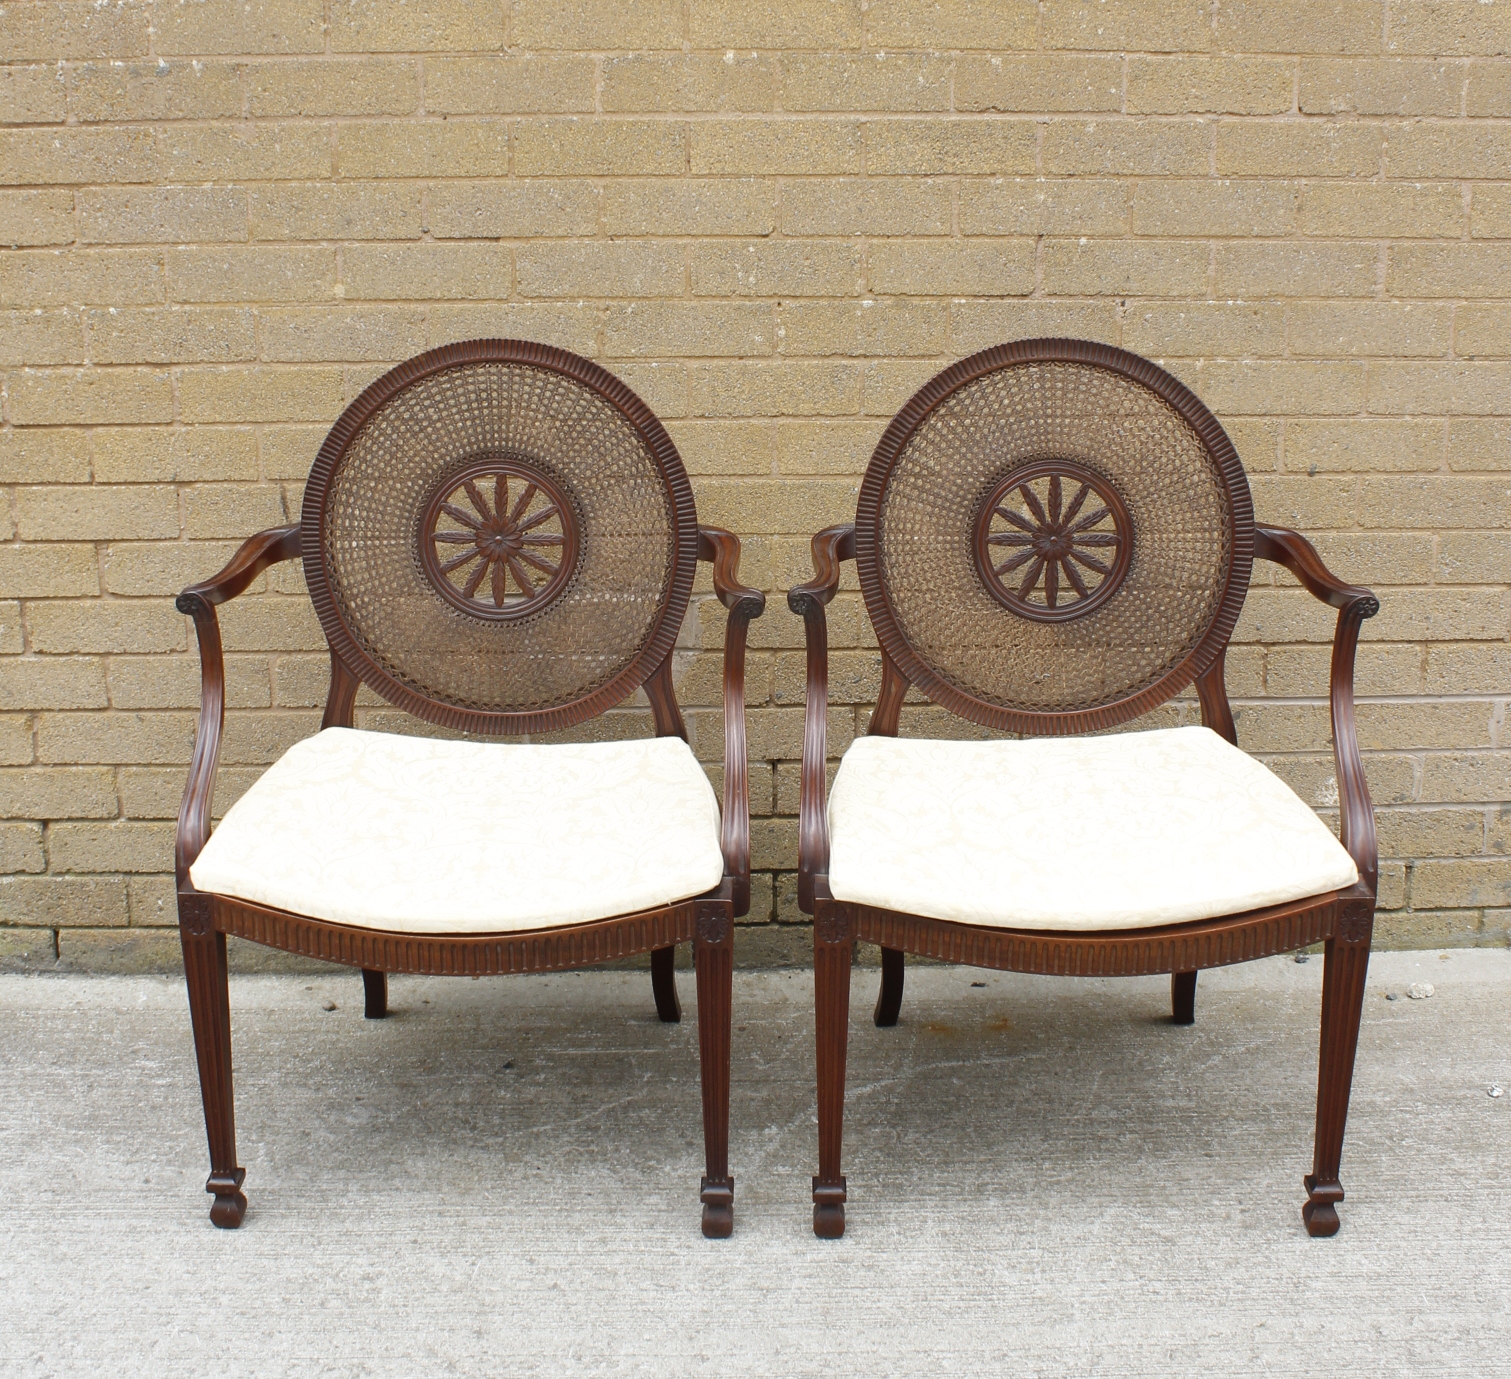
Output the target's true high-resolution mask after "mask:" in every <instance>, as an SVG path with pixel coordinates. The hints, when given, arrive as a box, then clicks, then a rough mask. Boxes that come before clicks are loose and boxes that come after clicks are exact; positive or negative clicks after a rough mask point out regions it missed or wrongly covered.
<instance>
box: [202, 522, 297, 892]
mask: <svg viewBox="0 0 1511 1379" xmlns="http://www.w3.org/2000/svg"><path fill="white" fill-rule="evenodd" d="M298 556H299V528H298V527H297V526H293V527H275V528H273V529H272V530H271V531H264V532H258V533H257V535H256V536H254V537H252V538H251V539H250V540H248V541H246V542H245V543H243V545H242V547H241V549H240V550H239V551H237V552H236V554H235V555H233V556H232V557H231V559H230V562H229V563H228V564H227V565H226V567H225V569H223V570H222V571H221V572H220V573H219V574H217V575H215V576H213V577H212V578H210V579H206V580H201V581H200V582H199V583H198V584H191V585H190V586H189V587H188V588H187V589H185V590H184V592H183V593H181V594H180V595H179V596H178V598H177V599H175V600H174V606H175V607H176V608H177V609H178V611H179V612H180V613H185V614H187V615H188V616H189V617H191V618H193V619H194V632H195V635H196V636H197V637H198V639H199V685H200V690H199V727H198V729H197V730H196V732H195V734H194V756H193V758H192V759H191V760H190V763H189V781H188V784H187V785H186V786H185V787H184V798H183V801H182V803H181V804H180V805H179V808H178V837H177V840H176V842H175V845H174V855H173V864H174V871H175V873H176V874H177V879H178V889H179V890H180V891H186V890H192V889H193V887H192V885H191V883H190V881H189V868H190V867H192V866H193V865H194V859H195V858H196V857H198V856H199V854H200V850H201V849H202V848H203V847H204V845H205V843H206V842H208V841H209V837H210V811H211V807H212V805H213V804H214V799H215V768H216V766H217V765H218V764H219V762H220V739H221V733H222V730H223V728H224V726H225V717H226V661H225V653H224V651H223V650H222V647H221V642H220V619H219V618H218V617H217V616H216V613H215V609H216V606H217V605H218V604H222V603H225V602H227V601H228V600H230V599H234V598H235V597H236V596H237V595H238V594H241V593H244V592H245V591H246V589H247V588H248V587H249V586H250V585H251V583H252V581H253V580H254V579H256V578H257V576H258V575H260V574H261V573H262V572H263V571H264V570H266V569H267V568H268V566H270V565H276V564H278V563H279V562H280V561H284V560H294V559H297V558H298Z"/></svg>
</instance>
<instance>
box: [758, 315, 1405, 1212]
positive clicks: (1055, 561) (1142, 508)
mask: <svg viewBox="0 0 1511 1379" xmlns="http://www.w3.org/2000/svg"><path fill="white" fill-rule="evenodd" d="M1256 557H1258V558H1260V559H1264V560H1270V561H1275V562H1277V563H1279V564H1281V565H1283V566H1284V567H1285V568H1286V569H1288V570H1290V571H1291V573H1292V574H1294V575H1295V576H1296V578H1297V579H1298V580H1299V581H1300V582H1301V583H1302V585H1303V586H1304V587H1305V588H1306V589H1308V590H1309V591H1310V592H1311V593H1312V594H1313V595H1315V596H1316V597H1317V598H1319V599H1322V600H1323V601H1324V602H1326V603H1328V604H1329V605H1330V606H1332V607H1333V608H1336V609H1337V610H1338V622H1337V630H1336V635H1335V638H1334V643H1333V659H1332V683H1331V703H1332V724H1333V752H1334V757H1335V761H1336V764H1337V778H1338V787H1339V804H1340V816H1341V817H1340V837H1341V842H1340V841H1339V840H1337V839H1334V838H1333V836H1332V834H1331V833H1330V831H1329V830H1328V828H1327V827H1326V825H1324V824H1323V823H1322V822H1321V820H1319V819H1318V818H1317V817H1316V816H1315V815H1314V814H1312V812H1311V811H1310V810H1309V809H1308V808H1307V806H1306V805H1305V804H1304V803H1303V802H1302V801H1301V800H1300V799H1298V798H1297V797H1296V796H1295V795H1294V794H1293V793H1292V792H1291V791H1290V790H1289V789H1288V788H1287V787H1286V786H1285V785H1284V784H1283V783H1282V782H1281V781H1280V780H1279V779H1278V778H1276V777H1275V776H1274V775H1272V774H1271V773H1270V772H1269V771H1268V770H1267V769H1266V768H1265V767H1264V766H1262V765H1261V764H1260V763H1258V762H1256V761H1254V760H1253V759H1252V758H1250V757H1248V756H1246V755H1245V754H1244V753H1242V752H1240V751H1239V750H1238V749H1237V741H1238V738H1237V732H1236V730H1235V726H1234V721H1233V715H1232V712H1231V709H1230V707H1229V704H1228V698H1227V693H1226V689H1225V687H1224V680H1223V662H1224V655H1225V651H1226V647H1227V643H1228V638H1229V636H1230V635H1231V633H1232V630H1233V627H1234V624H1235V623H1236V622H1237V620H1238V615H1239V613H1240V611H1241V609H1242V607H1243V602H1244V597H1245V594H1246V592H1247V589H1248V585H1249V575H1250V568H1251V565H1252V562H1253V560H1254V559H1255V558H1256ZM847 560H854V561H855V562H856V566H857V570H858V574H859V580H860V585H861V590H862V593H863V595H864V598H865V604H866V610H867V613H868V614H869V616H870V619H871V622H872V625H873V626H874V628H875V630H876V635H877V638H878V640H879V641H880V644H881V659H882V679H881V686H880V691H879V694H878V698H877V703H876V707H875V709H874V710H873V712H872V714H871V719H870V726H869V730H868V733H867V735H866V736H863V737H860V738H858V739H857V740H856V742H855V743H854V745H853V746H852V747H851V748H850V749H849V751H848V752H846V754H845V757H844V759H843V761H842V762H841V765H840V768H839V772H838V775H837V776H836V778H835V783H834V787H833V792H832V798H831V799H830V800H829V801H828V802H827V807H826V800H825V793H826V792H825V759H826V756H827V750H826V740H825V736H826V727H825V710H826V707H827V693H828V643H827V631H826V615H825V607H826V605H827V604H828V603H829V602H830V600H831V599H832V598H833V597H834V594H835V592H836V590H837V589H838V586H839V578H840V568H841V565H842V563H843V562H844V561H847ZM813 564H814V572H815V573H814V578H813V580H812V581H811V582H810V583H807V584H804V585H801V586H799V587H797V588H794V589H793V590H791V592H790V593H789V595H788V603H789V605H790V606H791V608H792V610H793V611H794V612H796V613H798V614H800V615H801V616H802V618H803V620H804V623H805V629H806V638H807V717H806V727H805V734H804V741H803V767H802V778H801V801H800V811H801V818H800V829H799V849H800V861H799V867H800V870H799V890H798V895H799V904H800V905H801V907H802V908H803V909H804V910H805V911H807V912H809V913H811V914H812V915H813V918H814V970H815V972H814V976H815V990H816V1005H817V1009H816V1016H815V1018H816V1022H817V1063H818V1069H817V1071H818V1120H819V1172H818V1175H817V1176H816V1177H815V1178H814V1180H813V1201H814V1209H813V1222H814V1231H815V1232H816V1233H817V1234H818V1235H820V1236H838V1235H841V1234H843V1232H844V1226H845V1216H844V1212H845V1205H844V1204H845V1201H846V1197H847V1188H846V1181H845V1177H844V1175H843V1174H842V1173H841V1171H840V1169H841V1147H842V1135H843V1120H844V1096H845V1054H846V1042H847V1030H848V1020H849V992H850V967H851V954H852V949H853V946H854V943H855V941H856V940H857V939H864V940H867V941H868V942H872V943H876V944H879V945H880V947H881V954H882V975H881V990H880V995H879V998H878V1000H877V1004H876V1010H875V1015H874V1019H875V1022H876V1024H877V1025H881V1026H889V1025H894V1024H896V1022H897V1020H898V1015H899V1011H900V1009H901V1005H902V996H903V980H904V963H905V954H907V953H915V954H920V955H923V956H927V957H932V958H938V959H943V960H945V961H949V962H956V963H967V964H973V965H976V966H982V967H991V968H1002V969H1009V970H1013V971H1020V972H1036V973H1051V974H1059V975H1067V976H1118V975H1133V974H1138V973H1164V972H1169V973H1170V974H1171V999H1172V1007H1173V1017H1174V1021H1175V1023H1177V1024H1190V1023H1191V1022H1192V1020H1193V1019H1194V1002H1195V994H1196V978H1197V973H1198V971H1199V970H1200V969H1202V968H1205V967H1216V966H1220V965H1223V964H1228V963H1235V962H1243V961H1248V960H1250V959H1253V958H1259V957H1263V956H1265V955H1267V954H1275V953H1283V952H1288V951H1291V950H1294V949H1297V948H1301V947H1303V946H1305V945H1308V944H1312V943H1316V942H1319V941H1320V942H1323V943H1325V945H1326V960H1325V969H1324V978H1323V993H1322V1021H1321V1056H1320V1067H1319V1074H1318V1088H1317V1121H1316V1141H1315V1157H1314V1160H1313V1165H1312V1172H1311V1173H1310V1174H1309V1175H1307V1176H1306V1178H1305V1187H1306V1191H1307V1201H1306V1204H1305V1206H1304V1207H1303V1210H1302V1216H1303V1220H1304V1222H1305V1225H1306V1229H1307V1230H1308V1231H1309V1232H1310V1233H1311V1234H1312V1235H1314V1236H1315V1235H1331V1234H1333V1233H1334V1232H1336V1231H1337V1229H1338V1224H1339V1223H1338V1214H1337V1204H1338V1203H1339V1202H1341V1201H1342V1200H1343V1189H1342V1186H1341V1184H1340V1182H1339V1176H1338V1174H1339V1161H1340V1157H1341V1152H1342V1144H1343V1130H1344V1123H1345V1120H1346V1118H1347V1113H1348V1098H1349V1088H1350V1084H1351V1081H1352V1076H1353V1066H1354V1055H1355V1050H1356V1048H1357V1044H1358V1034H1359V1018H1360V1009H1361V1002H1362V1000H1363V995H1364V981H1365V972H1366V968H1367V965H1368V961H1369V944H1370V934H1371V930H1372V926H1373V919H1374V908H1375V887H1376V876H1377V872H1378V863H1377V855H1376V846H1375V829H1374V815H1373V811H1372V808H1371V805H1370V799H1369V790H1368V787H1367V785H1366V783H1365V779H1364V770H1363V764H1362V762H1361V760H1360V756H1359V746H1358V741H1357V737H1356V734H1355V730H1354V709H1353V667H1354V653H1355V649H1356V647H1357V644H1358V638H1359V629H1360V627H1361V625H1362V623H1363V621H1364V619H1366V618H1368V617H1372V616H1373V615H1374V614H1375V613H1376V612H1378V611H1379V603H1378V601H1377V600H1376V599H1375V597H1374V595H1373V594H1371V593H1370V592H1369V591H1368V590H1367V589H1361V588H1357V587H1355V586H1353V585H1349V584H1344V583H1342V582H1341V581H1339V580H1338V579H1336V578H1335V577H1334V576H1333V575H1332V574H1330V573H1329V572H1328V570H1327V569H1326V568H1325V566H1324V565H1323V563H1322V561H1321V559H1320V558H1319V557H1318V555H1317V553H1316V551H1315V550H1314V549H1313V548H1312V547H1311V545H1310V544H1309V543H1308V542H1307V541H1306V540H1305V539H1304V538H1303V537H1301V536H1299V535H1297V534H1296V533H1295V532H1292V531H1287V530H1284V529H1282V528H1279V527H1268V526H1257V525H1256V524H1255V522H1254V516H1253V508H1252V504H1251V501H1250V497H1249V489H1248V484H1247V481H1246V479H1245V477H1244V473H1243V467H1242V465H1241V464H1240V463H1239V459H1238V455H1237V453H1236V452H1235V451H1234V449H1233V446H1232V443H1231V442H1230V441H1229V440H1228V437H1227V436H1226V435H1225V434H1224V432H1223V430H1222V427H1221V426H1220V425H1219V424H1218V422H1217V420H1216V418H1214V417H1213V416H1212V414H1211V413H1210V412H1209V411H1208V410H1207V409H1206V408H1205V407H1204V406H1202V404H1201V402H1200V401H1199V400H1198V399H1197V398H1196V397H1195V396H1194V395H1193V394H1192V393H1191V392H1190V390H1189V389H1187V388H1185V387H1184V386H1183V385H1182V384H1181V383H1179V382H1178V381H1177V380H1176V379H1174V378H1172V377H1171V376H1170V375H1169V374H1167V373H1165V372H1164V371H1163V370H1161V369H1159V368H1157V367H1156V366H1155V365H1154V364H1152V363H1150V362H1149V361H1148V360H1145V359H1141V358H1139V357H1137V356H1135V355H1132V354H1128V353H1126V352H1125V351H1122V350H1118V349H1113V348H1110V347H1108V346H1105V345H1099V344H1092V343H1088V342H1084V341H1077V340H1023V341H1018V342H1016V343H1014V344H1011V345H1003V346H998V347H995V348H993V349H989V350H985V351H983V352H982V353H980V354H977V355H973V356H972V357H971V358H969V359H966V360H963V361H961V362H960V363H958V364H956V365H954V366H953V367H951V368H949V369H946V370H945V371H944V372H943V373H941V374H939V375H938V376H937V377H936V378H934V379H933V380H932V381H931V382H929V383H928V384H926V385H925V386H924V387H923V388H922V389H921V390H920V391H919V392H918V393H917V394H916V395H915V396H914V397H913V398H912V400H911V401H909V402H908V404H907V405H906V406H905V407H904V408H903V409H902V411H901V412H899V413H898V415H897V416H896V418H894V420H893V421H892V423H891V424H890V425H889V426H888V428H887V430H886V432H885V434H884V435H883V436H882V439H881V441H880V443H879V444H878V445H877V447H876V451H875V453H874V455H873V457H872V459H871V463H870V466H869V468H868V469H867V471H866V476H865V479H864V481H863V483H862V486H861V491H860V497H859V502H858V504H857V510H856V518H855V521H854V523H853V524H845V525H843V526H837V527H831V528H829V529H827V530H826V531H822V532H820V533H819V534H818V535H817V536H815V537H814V538H813ZM1193 683H1194V684H1195V687H1196V691H1197V695H1198V698H1199V700H1200V704H1201V715H1202V724H1203V725H1204V726H1201V727H1196V726H1190V727H1182V728H1175V729H1165V730H1155V731H1149V732H1141V733H1126V734H1114V735H1098V736H1093V737H1075V736H1072V735H1074V734H1084V733H1097V734H1105V730H1107V729H1111V728H1115V727H1118V726H1120V725H1122V724H1125V723H1127V722H1129V721H1130V720H1132V719H1134V718H1135V717H1137V716H1138V715H1140V714H1143V713H1146V712H1148V711H1149V710H1151V709H1153V708H1156V707H1157V706H1158V705H1160V704H1162V703H1164V702H1166V701H1167V700H1169V699H1170V698H1171V697H1172V696H1174V695H1175V694H1177V693H1179V692H1180V691H1181V690H1183V689H1185V688H1186V687H1188V686H1190V685H1191V684H1193ZM909 686H912V687H914V688H916V689H917V690H919V691H920V692H921V693H922V694H924V695H925V696H927V697H928V698H929V699H930V700H932V701H933V702H934V703H936V704H939V705H942V706H943V707H944V708H946V709H948V710H950V711H952V712H953V713H955V714H957V715H959V716H960V717H961V718H964V719H966V720H968V721H970V722H972V723H976V724H981V725H984V726H987V727H990V728H995V729H998V730H1003V731H1006V732H1009V733H1014V734H1017V735H1019V736H1020V738H1023V739H1032V740H1019V741H1006V742H949V743H945V742H919V741H906V740H901V739H899V738H898V736H897V734H898V727H899V719H900V714H901V710H902V705H903V699H904V696H905V694H906V693H907V690H908V688H909Z"/></svg>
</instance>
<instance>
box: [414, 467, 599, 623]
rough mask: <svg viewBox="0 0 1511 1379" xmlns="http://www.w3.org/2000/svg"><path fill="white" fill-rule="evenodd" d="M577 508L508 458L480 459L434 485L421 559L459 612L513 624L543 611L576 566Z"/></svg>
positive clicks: (553, 485)
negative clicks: (517, 620)
mask: <svg viewBox="0 0 1511 1379" xmlns="http://www.w3.org/2000/svg"><path fill="white" fill-rule="evenodd" d="M577 549H578V532H577V517H576V512H575V510H574V508H573V506H572V504H571V502H570V501H568V499H567V496H566V494H565V493H564V492H563V491H562V489H561V487H560V486H559V485H558V484H557V483H556V482H555V481H553V480H552V479H551V478H550V477H549V476H547V475H546V474H544V473H542V472H541V471H540V470H539V469H537V468H536V467H535V466H534V465H531V464H529V463H527V462H525V461H524V460H521V459H518V458H515V457H512V456H500V457H496V458H487V459H479V460H476V461H474V462H473V463H471V464H468V465H467V466H465V467H464V468H462V469H460V470H454V471H452V472H451V473H449V474H447V475H446V476H445V478H443V479H442V480H441V482H440V483H439V484H437V485H436V487H435V489H434V490H433V491H432V493H431V495H430V499H429V501H428V502H427V503H426V506H425V511H424V514H423V516H422V518H421V520H420V564H421V565H422V566H423V568H424V570H425V574H426V576H427V578H428V579H429V580H430V582H431V584H432V585H433V586H434V587H435V590H436V592H437V593H439V594H440V596H441V597H442V598H443V599H445V600H446V602H447V603H449V604H451V605H452V606H453V607H454V608H459V609H461V610H462V612H464V613H469V614H471V615H472V616H473V617H476V618H483V619H486V620H491V621H495V622H512V621H515V620H516V619H519V618H524V617H529V616H532V615H534V614H536V613H538V612H540V611H541V609H543V608H544V607H545V606H546V605H547V604H549V603H550V602H551V601H552V600H553V599H555V598H556V596H557V595H558V594H560V593H561V592H562V590H563V589H564V588H565V587H566V584H567V581H568V580H569V579H570V578H571V576H572V572H573V570H575V569H576V567H577Z"/></svg>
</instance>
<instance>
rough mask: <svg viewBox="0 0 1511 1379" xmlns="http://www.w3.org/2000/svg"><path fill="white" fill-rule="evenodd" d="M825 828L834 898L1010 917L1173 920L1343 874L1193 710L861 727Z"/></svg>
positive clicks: (1288, 796) (1300, 820)
mask: <svg viewBox="0 0 1511 1379" xmlns="http://www.w3.org/2000/svg"><path fill="white" fill-rule="evenodd" d="M829 828H830V834H831V845H830V859H829V888H830V891H831V892H832V893H833V895H834V896H835V898H836V899H839V900H851V901H858V902H860V903H862V904H866V905H876V906H880V907H882V908H884V909H889V910H900V911H903V912H905V913H908V914H916V915H926V916H928V917H930V918H933V919H948V920H956V921H959V922H961V923H966V924H991V925H1000V926H1003V927H1007V928H1016V929H1066V930H1071V929H1074V930H1089V929H1134V928H1144V927H1148V926H1152V925H1158V924H1179V923H1182V922H1184V921H1187V920H1195V919H1210V918H1214V917H1216V916H1219V915H1228V914H1238V913H1241V912H1243V911H1245V910H1253V909H1257V908H1259V907H1260V906H1264V905H1278V904H1281V903H1283V902H1284V901H1287V900H1298V899H1301V898H1302V897H1304V896H1309V895H1320V894H1322V893H1323V892H1326V891H1331V890H1337V889H1340V888H1342V887H1345V886H1350V885H1352V884H1353V883H1354V882H1355V881H1356V880H1357V879H1358V873H1357V871H1356V869H1355V867H1354V864H1353V861H1352V859H1351V858H1350V857H1349V855H1348V853H1347V852H1345V851H1344V850H1343V848H1342V847H1341V846H1340V845H1339V843H1338V841H1337V839H1336V838H1334V837H1333V835H1332V833H1331V832H1330V831H1329V830H1328V828H1327V826H1326V825H1325V824H1324V823H1323V822H1322V821H1321V820H1320V819H1319V818H1318V817H1317V816H1316V815H1315V814H1314V813H1312V811H1311V810H1310V809H1309V808H1307V806H1306V805H1305V804H1304V803H1303V802H1302V801H1301V800H1300V799H1299V798H1298V797H1297V796H1296V795H1295V794H1294V793H1293V792H1292V791H1291V789H1290V788H1289V787H1288V786H1287V785H1286V784H1285V783H1284V782H1283V781H1281V780H1280V779H1279V778H1278V777H1277V776H1275V775H1274V774H1273V773H1272V772H1271V771H1269V770H1267V769H1266V768H1265V767H1264V766H1262V765H1260V763H1259V762H1257V761H1255V760H1254V759H1253V758H1252V757H1250V756H1248V755H1247V754H1246V753H1244V752H1241V751H1239V750H1238V748H1236V747H1234V746H1231V745H1230V744H1229V743H1228V742H1226V741H1225V740H1224V739H1222V738H1220V737H1219V736H1218V735H1217V734H1216V733H1214V732H1211V731H1210V730H1208V729H1206V728H1195V727H1192V728H1169V729H1161V730H1157V731H1154V732H1138V733H1121V734H1114V735H1112V736H1107V737H1083V738H1043V739H1035V740H1032V741H1027V742H936V741H919V740H916V739H901V738H888V737H863V738H859V739H857V740H856V742H855V743H854V744H853V745H852V746H851V748H850V750H849V751H847V752H846V753H845V757H844V760H843V761H842V762H841V764H840V768H839V774H838V776H837V777H836V778H835V782H834V790H833V793H832V795H831V797H830V804H829Z"/></svg>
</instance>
